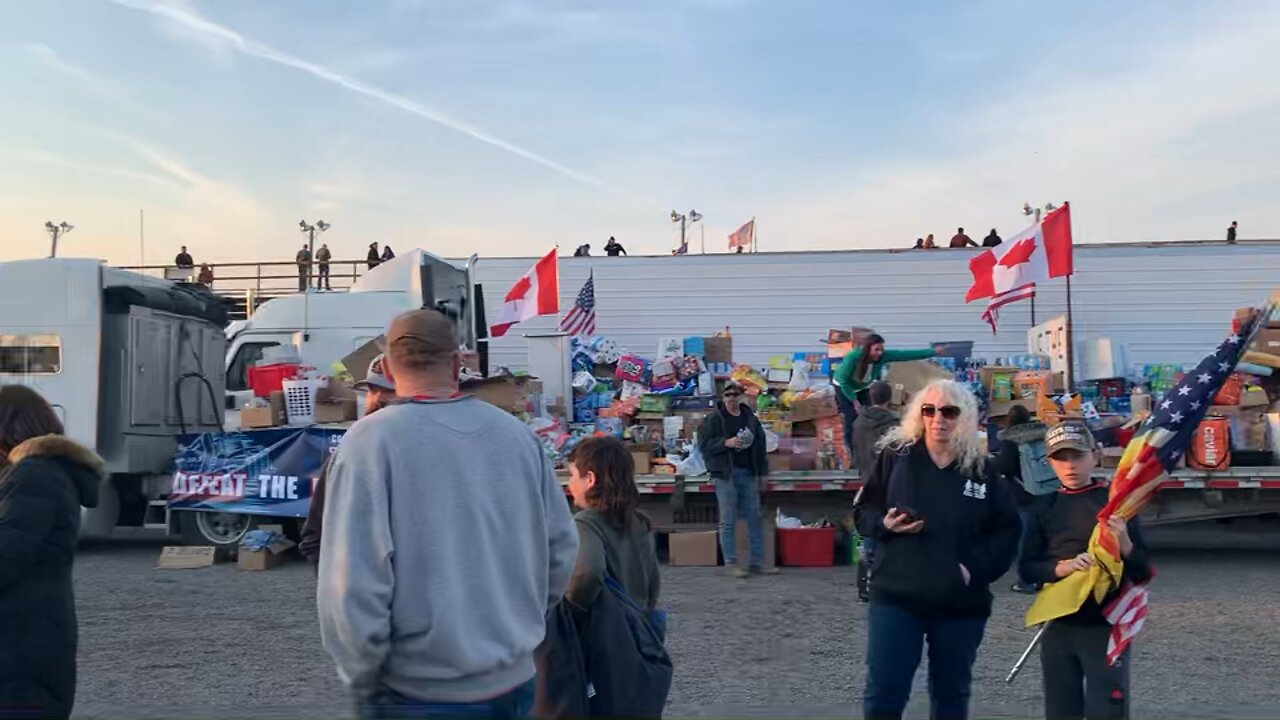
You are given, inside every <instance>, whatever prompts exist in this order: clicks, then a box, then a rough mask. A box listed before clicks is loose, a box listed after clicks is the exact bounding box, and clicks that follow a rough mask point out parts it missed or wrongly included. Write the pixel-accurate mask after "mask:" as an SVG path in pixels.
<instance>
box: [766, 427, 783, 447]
mask: <svg viewBox="0 0 1280 720" xmlns="http://www.w3.org/2000/svg"><path fill="white" fill-rule="evenodd" d="M778 440H779V435H778V433H776V432H774V431H772V430H770V429H769V428H765V430H764V451H765V452H767V453H771V452H778Z"/></svg>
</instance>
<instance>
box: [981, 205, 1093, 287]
mask: <svg viewBox="0 0 1280 720" xmlns="http://www.w3.org/2000/svg"><path fill="white" fill-rule="evenodd" d="M1073 271H1074V267H1073V266H1072V258H1071V205H1070V204H1069V203H1063V205H1062V207H1060V208H1058V209H1057V210H1054V211H1053V212H1050V213H1049V214H1048V215H1046V216H1045V217H1044V220H1042V221H1041V222H1039V223H1036V224H1034V225H1032V226H1031V227H1029V228H1027V229H1026V230H1023V231H1022V232H1020V233H1018V234H1017V235H1014V236H1013V237H1011V238H1009V239H1008V240H1005V241H1004V242H1003V243H1000V244H999V245H997V246H996V247H993V248H991V249H990V250H988V251H986V252H984V253H980V254H978V255H976V256H974V258H973V259H972V260H970V261H969V272H971V273H973V286H972V287H970V288H969V292H968V293H967V294H966V295H965V296H964V301H965V302H973V301H974V300H980V299H982V298H994V297H997V296H1000V295H1003V294H1005V293H1009V292H1012V291H1015V290H1018V289H1019V288H1022V287H1024V286H1027V285H1034V284H1035V283H1038V282H1044V281H1046V280H1048V279H1049V278H1056V277H1065V276H1067V275H1070V274H1071V273H1072V272H1073Z"/></svg>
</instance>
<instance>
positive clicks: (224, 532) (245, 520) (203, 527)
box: [178, 510, 253, 550]
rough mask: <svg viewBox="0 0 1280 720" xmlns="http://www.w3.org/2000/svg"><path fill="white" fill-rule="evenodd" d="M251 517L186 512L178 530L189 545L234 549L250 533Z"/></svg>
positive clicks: (180, 518)
mask: <svg viewBox="0 0 1280 720" xmlns="http://www.w3.org/2000/svg"><path fill="white" fill-rule="evenodd" d="M252 519H253V518H252V516H250V515H239V514H236V513H220V512H200V511H194V510H184V511H182V512H181V514H180V515H179V520H178V529H179V532H181V534H182V542H183V543H185V544H187V545H212V546H214V547H216V548H218V549H220V550H222V549H230V548H234V547H236V546H237V545H239V543H240V539H241V538H243V537H244V534H245V533H247V532H249V526H250V524H251V521H252Z"/></svg>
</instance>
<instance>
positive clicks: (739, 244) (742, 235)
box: [729, 218, 756, 250]
mask: <svg viewBox="0 0 1280 720" xmlns="http://www.w3.org/2000/svg"><path fill="white" fill-rule="evenodd" d="M755 239H756V219H755V218H751V219H750V220H748V221H747V224H746V225H743V226H742V227H740V228H738V229H737V230H734V231H733V234H732V235H730V236H729V249H730V250H732V249H734V248H749V247H751V243H752V242H753V241H754V240H755Z"/></svg>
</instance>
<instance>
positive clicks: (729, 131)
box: [0, 0, 1280, 263]
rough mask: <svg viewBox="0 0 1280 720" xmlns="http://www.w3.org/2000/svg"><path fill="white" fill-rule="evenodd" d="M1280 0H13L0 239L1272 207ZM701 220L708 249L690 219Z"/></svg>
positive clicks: (409, 233)
mask: <svg viewBox="0 0 1280 720" xmlns="http://www.w3.org/2000/svg"><path fill="white" fill-rule="evenodd" d="M1277 37H1280V3H1272V2H1266V1H1265V0H1258V1H1255V2H1214V3H1203V2H1179V1H1174V2H1132V3H1102V2H1085V3H1075V4H1063V3H1052V4H1050V3H1044V4H1040V3H1029V2H1014V1H1009V2H1003V1H1001V2H994V1H993V2H983V1H981V0H979V1H975V2H964V3H958V2H957V3H946V4H943V3H932V2H894V3H885V2H877V3H873V2H820V1H817V0H808V1H800V0H798V1H796V2H765V1H763V0H683V1H682V2H642V3H623V2H603V1H602V2H586V1H585V0H493V1H492V2H482V1H480V0H364V1H362V2H358V3H353V2H341V1H338V0H308V1H307V2H261V0H220V1H219V2H211V1H208V0H206V1H204V2H198V1H196V0H181V1H166V2H152V1H151V0H44V1H42V2H12V3H6V4H4V5H3V6H0V97H3V98H4V99H5V103H4V105H5V107H6V109H7V111H6V112H4V113H0V259H6V258H13V257H22V256H30V255H38V254H39V253H41V252H42V251H44V249H45V248H46V245H47V243H46V238H45V236H44V234H43V232H42V230H41V228H42V226H43V224H44V221H45V220H49V219H52V220H54V221H55V222H56V221H59V220H63V219H65V220H68V221H70V222H72V223H73V224H74V225H75V226H76V229H75V230H74V231H73V233H72V234H70V235H68V236H67V238H66V242H65V245H64V246H63V247H64V249H65V253H67V254H74V255H91V256H98V257H105V258H107V259H109V260H111V261H113V262H117V263H136V262H137V261H138V259H139V256H140V249H139V242H138V225H139V210H140V209H145V213H146V259H147V260H148V262H156V261H162V260H167V259H169V258H171V257H172V255H173V253H174V252H175V250H176V248H177V246H178V245H180V244H182V243H185V244H187V245H189V246H190V247H191V249H192V251H193V254H195V255H196V257H197V259H198V260H203V259H209V260H212V261H230V260H240V259H287V258H289V257H291V256H292V253H293V252H294V250H295V249H296V247H297V246H298V244H299V240H300V237H299V233H298V232H297V229H296V226H297V222H298V220H299V219H300V218H306V219H308V220H316V219H319V218H323V219H324V220H326V221H328V222H329V223H331V224H332V225H333V228H332V230H330V231H329V233H328V234H327V236H326V237H325V239H326V240H327V241H328V242H329V244H330V246H331V247H332V248H333V249H334V251H335V254H336V255H339V256H343V257H346V256H361V255H363V252H364V248H365V247H366V246H367V244H368V243H369V242H371V241H379V242H384V243H388V242H389V243H390V244H392V246H393V247H397V248H401V249H403V248H407V247H410V246H419V247H424V248H427V249H431V250H434V251H437V252H439V253H442V254H447V255H465V254H470V253H472V252H476V253H480V254H482V255H488V256H497V255H535V254H538V253H540V252H543V251H545V249H546V248H548V247H550V246H551V245H553V244H555V243H559V244H560V245H561V247H562V248H565V249H571V248H572V247H574V246H576V245H577V244H580V243H583V242H590V243H592V244H593V245H594V246H596V247H599V246H600V245H602V244H603V241H604V239H605V238H607V237H608V236H609V235H611V234H612V235H616V236H617V237H618V238H619V239H620V240H622V241H623V242H624V243H625V244H626V245H628V247H629V249H631V250H632V251H634V252H651V253H665V252H667V251H668V250H669V249H670V248H671V247H672V246H673V245H674V242H673V239H672V226H671V223H670V221H669V219H668V218H667V215H668V213H669V212H670V210H671V209H673V208H675V209H679V210H687V209H689V208H696V209H697V210H698V211H699V212H701V213H702V214H703V215H704V216H705V220H704V224H705V232H706V236H707V245H708V247H709V249H711V250H714V251H723V249H724V244H725V241H724V238H725V236H726V235H727V234H728V233H729V232H731V231H732V230H733V229H734V228H735V227H737V225H739V224H740V223H742V222H745V221H746V220H747V219H749V218H751V217H753V216H755V217H757V218H758V222H759V236H760V242H761V247H762V249H764V250H801V249H833V248H844V247H891V246H904V245H910V244H911V242H912V241H913V240H914V239H915V238H916V237H918V236H921V235H924V234H926V233H929V232H933V233H935V234H936V235H937V236H938V237H940V238H946V237H949V236H950V234H951V233H953V232H954V230H955V228H956V227H957V226H958V225H964V226H965V227H966V228H967V229H968V231H969V234H971V235H973V236H974V237H975V238H980V237H981V236H982V235H983V234H985V233H986V231H987V230H989V229H990V228H991V227H992V226H995V227H998V228H1000V230H1001V231H1002V232H1003V233H1004V234H1010V233H1012V232H1015V231H1016V230H1017V229H1019V226H1020V225H1021V224H1022V221H1021V219H1020V217H1019V215H1018V213H1017V208H1019V207H1021V205H1022V203H1023V202H1024V201H1030V202H1033V203H1043V202H1048V201H1053V202H1061V201H1062V200H1064V199H1066V200H1071V201H1072V204H1073V208H1074V211H1075V220H1076V230H1077V240H1078V241H1084V242H1093V241H1121V240H1159V239H1190V238H1204V237H1214V238H1217V237H1220V236H1221V235H1222V233H1223V228H1225V226H1226V224H1227V223H1228V222H1229V221H1230V220H1232V219H1238V220H1239V221H1240V223H1241V228H1242V230H1241V235H1242V236H1243V237H1272V238H1274V237H1280V218H1278V217H1277V213H1276V211H1275V207H1276V206H1275V198H1276V197H1277V196H1278V195H1280V162H1277V160H1280V133H1276V132H1275V128H1276V127H1277V126H1280V84H1278V83H1276V82H1274V74H1273V73H1274V68H1275V67H1280V43H1276V42H1275V39H1276V38H1277ZM697 244H698V243H697V239H696V236H695V241H694V246H695V249H696V247H697Z"/></svg>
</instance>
